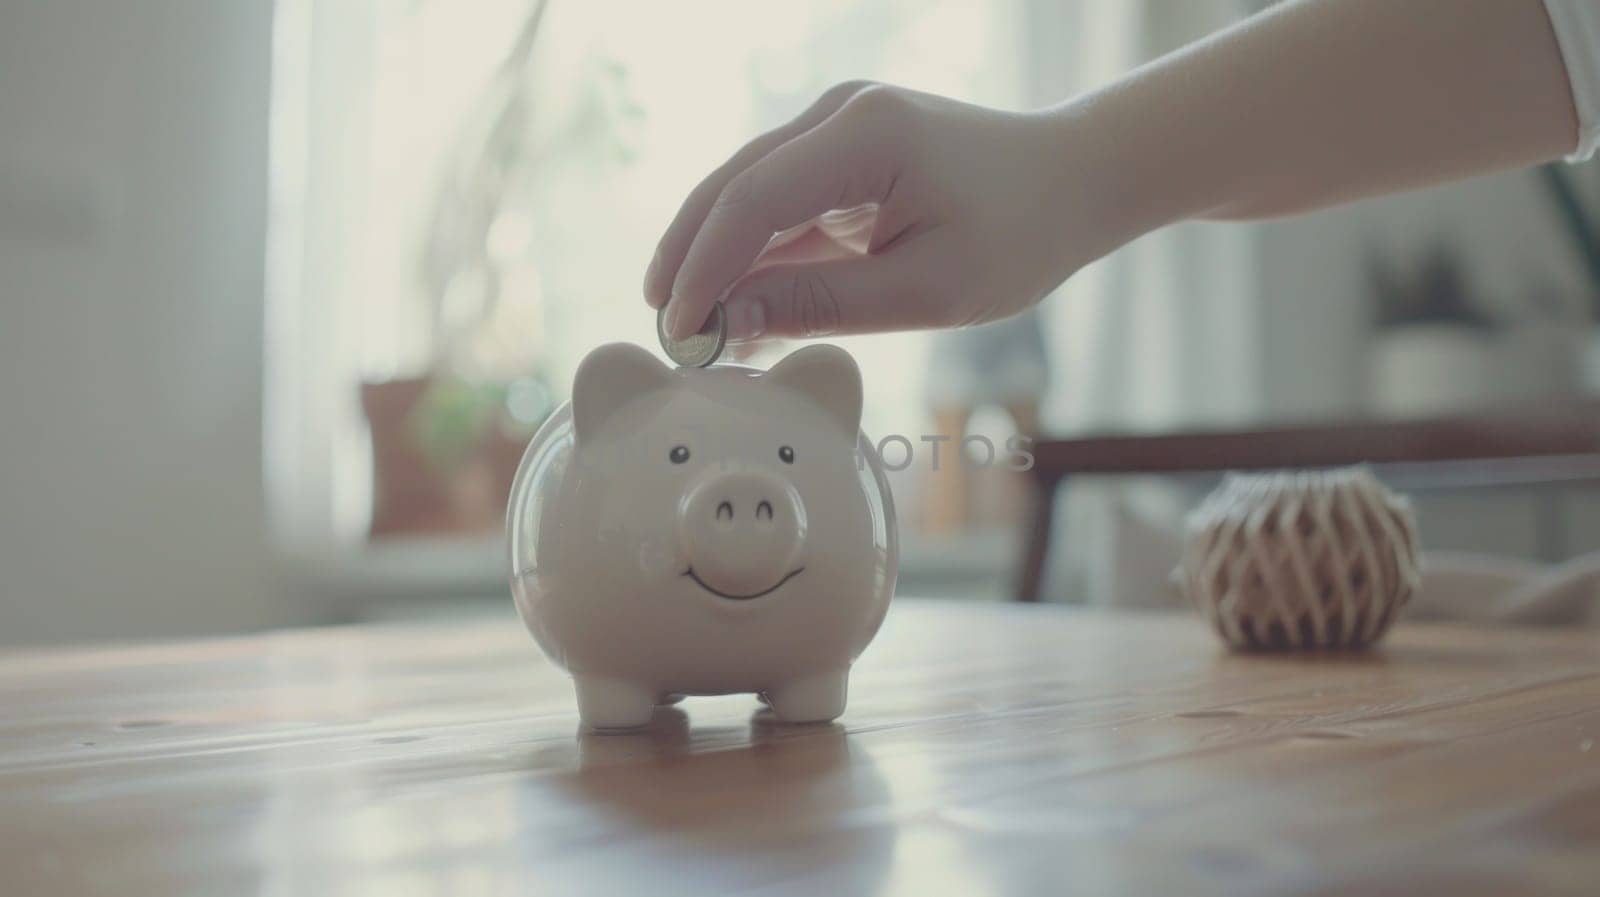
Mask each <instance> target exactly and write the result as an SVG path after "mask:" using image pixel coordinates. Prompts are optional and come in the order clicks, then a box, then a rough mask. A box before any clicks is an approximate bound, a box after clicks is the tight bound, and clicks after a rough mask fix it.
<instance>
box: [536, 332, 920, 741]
mask: <svg viewBox="0 0 1600 897" xmlns="http://www.w3.org/2000/svg"><path fill="white" fill-rule="evenodd" d="M861 405H862V390H861V373H860V370H859V369H858V368H857V367H856V364H855V361H854V360H853V359H851V358H850V356H849V355H848V354H846V353H845V352H844V351H843V350H841V349H837V348H834V347H832V346H808V347H806V348H803V349H800V350H799V351H796V352H794V353H793V354H791V355H790V356H789V357H787V358H784V359H782V360H781V361H779V362H778V363H777V364H776V365H774V366H773V367H772V369H771V370H768V371H765V372H763V371H758V370H754V369H751V368H746V367H740V366H735V365H713V366H711V367H707V368H693V369H690V368H679V369H676V370H674V369H671V368H668V367H666V366H665V365H663V364H662V363H661V362H659V361H657V360H656V359H655V358H654V357H653V356H652V355H650V353H648V352H646V351H644V350H643V349H640V348H639V347H637V346H631V345H625V344H615V345H609V346H602V347H600V348H598V349H596V350H594V351H593V352H591V353H589V355H588V356H587V357H586V358H585V359H584V360H583V363H582V364H580V365H579V366H578V372H577V375H576V377H575V379H574V383H573V388H572V401H571V402H570V403H569V404H568V405H566V406H564V407H563V408H561V409H559V410H558V411H557V412H556V413H555V415H553V416H552V417H551V418H550V420H549V421H547V422H546V423H545V425H544V426H543V427H541V428H540V431H539V433H538V434H537V435H535V436H534V438H533V441H532V443H530V445H529V447H528V450H527V452H526V454H525V455H524V456H523V461H522V466H521V467H520V468H519V470H518V472H517V479H516V482H515V483H514V484H513V487H512V495H511V502H510V507H509V510H508V512H507V520H506V531H507V538H508V543H509V548H510V554H511V558H510V560H511V570H512V577H511V592H512V596H513V597H514V598H515V599H516V603H517V610H518V612H519V613H520V614H521V615H522V619H523V622H524V623H525V624H526V626H527V627H528V631H529V632H530V633H531V634H532V635H533V637H534V639H535V641H537V642H538V643H539V645H540V647H541V648H543V649H544V651H545V653H546V654H547V655H548V656H549V657H550V658H551V660H553V661H554V662H555V663H558V664H560V665H561V666H563V667H565V668H566V669H567V670H568V671H569V672H570V673H571V674H572V677H573V682H574V685H575V687H576V691H577V698H578V713H579V715H580V716H581V717H582V719H583V722H584V723H585V724H586V725H587V726H588V727H590V728H594V729H601V730H607V729H624V728H630V727H637V726H640V725H643V724H645V723H647V722H648V721H649V720H650V718H651V716H652V713H653V711H654V708H655V707H656V705H657V704H658V703H660V702H662V701H664V700H667V699H669V697H672V696H678V695H721V694H737V693H750V694H757V695H761V696H763V697H764V699H765V700H766V702H767V703H768V704H769V705H770V707H771V712H772V714H773V715H774V716H775V717H776V718H777V719H778V720H780V721H783V722H794V723H804V722H820V721H824V720H831V719H833V718H835V717H837V716H838V715H839V714H840V713H842V712H843V711H844V707H845V699H846V690H847V683H848V678H849V671H850V666H851V664H852V663H853V662H854V661H855V659H856V657H857V656H858V655H859V654H860V653H861V651H862V650H863V649H864V648H865V647H866V646H867V643H868V642H869V641H871V639H872V637H873V635H874V634H875V633H876V632H877V629H878V626H879V624H881V623H882V621H883V616H884V613H885V612H886V611H887V609H888V605H889V600H890V597H891V596H892V595H893V593H894V580H895V563H896V560H897V557H898V539H897V534H896V532H895V520H894V504H893V499H892V496H891V495H890V493H889V488H888V480H887V477H886V475H885V474H884V471H883V466H882V464H881V463H880V462H879V460H878V458H877V454H876V453H875V452H874V451H873V449H872V443H871V441H870V440H868V439H867V438H866V436H865V435H864V434H862V433H861V431H860V424H861Z"/></svg>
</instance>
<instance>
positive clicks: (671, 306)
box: [664, 296, 683, 339]
mask: <svg viewBox="0 0 1600 897" xmlns="http://www.w3.org/2000/svg"><path fill="white" fill-rule="evenodd" d="M682 313H683V303H682V302H679V301H678V297H676V296H673V297H670V298H669V299H667V317H666V321H665V322H664V323H665V324H666V329H667V336H669V337H671V338H673V339H683V337H681V336H679V335H678V318H679V317H680V316H681V315H682Z"/></svg>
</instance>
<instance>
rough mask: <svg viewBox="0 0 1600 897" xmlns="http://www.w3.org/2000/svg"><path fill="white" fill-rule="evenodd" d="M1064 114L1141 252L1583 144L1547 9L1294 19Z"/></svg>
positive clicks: (1350, 5)
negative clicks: (1168, 234) (1086, 129)
mask: <svg viewBox="0 0 1600 897" xmlns="http://www.w3.org/2000/svg"><path fill="white" fill-rule="evenodd" d="M1060 114H1061V115H1063V116H1064V117H1067V118H1070V119H1073V120H1075V121H1077V123H1078V124H1080V125H1091V126H1092V127H1093V128H1094V129H1096V130H1097V131H1099V132H1100V133H1101V138H1102V140H1103V142H1102V143H1101V145H1100V147H1101V148H1100V151H1101V152H1104V153H1108V154H1110V155H1111V156H1112V158H1111V159H1109V160H1107V163H1106V164H1107V165H1108V170H1110V171H1113V172H1115V175H1114V176H1113V177H1111V178H1110V179H1109V185H1108V186H1109V189H1110V190H1112V191H1114V192H1115V193H1116V196H1115V197H1114V198H1111V199H1110V202H1111V204H1113V205H1116V206H1120V214H1122V215H1123V216H1125V222H1124V223H1125V224H1126V226H1127V228H1128V229H1129V230H1130V231H1131V232H1132V233H1133V234H1134V235H1137V234H1138V233H1143V232H1145V231H1148V230H1151V229H1153V228H1156V227H1160V226H1161V225H1163V224H1166V223H1169V222H1172V221H1177V220H1182V219H1186V218H1194V217H1211V218H1252V217H1263V216H1270V215H1278V214H1287V213H1291V212H1298V211H1304V210H1309V209H1315V208H1320V207H1323V206H1328V205H1334V204H1337V203H1341V202H1345V201H1349V200H1353V199H1357V198H1360V197H1363V196H1370V195H1375V194H1379V193H1387V192H1392V191H1395V190H1401V189H1407V188H1413V187H1421V186H1425V185H1428V184H1433V183H1439V182H1443V181H1447V180H1451V179H1454V178H1460V177H1466V176H1469V175H1473V174H1478V173H1482V172H1487V171H1491V170H1495V169H1499V168H1506V167H1511V166H1517V165H1525V164H1531V163H1535V162H1541V161H1546V160H1549V159H1553V158H1557V157H1559V156H1561V155H1562V154H1564V153H1566V152H1569V151H1570V150H1571V149H1572V148H1573V146H1574V145H1575V143H1576V140H1577V137H1576V135H1577V122H1576V120H1575V116H1574V112H1573V104H1572V98H1571V95H1570V89H1569V87H1568V82H1567V78H1566V72H1565V68H1564V66H1563V64H1562V60H1561V53H1560V49H1559V47H1558V45H1557V43H1556V39H1555V36H1554V34H1553V32H1552V31H1551V27H1550V23H1549V20H1548V18H1547V17H1546V14H1545V11H1544V8H1543V4H1542V3H1541V2H1539V0H1303V2H1293V3H1288V4H1285V5H1284V6H1283V7H1280V8H1278V9H1275V10H1273V11H1271V12H1268V13H1266V14H1263V15H1261V16H1258V17H1256V18H1254V19H1252V20H1250V21H1247V22H1245V23H1242V24H1240V25H1239V26H1237V27H1234V28H1232V29H1230V30H1228V31H1225V32H1222V33H1220V34H1218V35H1216V36H1214V37H1212V38H1210V39H1207V40H1205V41H1202V42H1200V43H1198V44H1195V45H1193V46H1190V47H1188V48H1185V49H1184V50H1181V51H1179V52H1177V53H1174V54H1172V55H1170V56H1167V57H1164V58H1162V59H1160V60H1157V61H1155V62H1153V63H1151V64H1150V65H1147V66H1145V67H1143V68H1141V69H1139V70H1137V71H1135V72H1133V73H1132V74H1130V75H1129V76H1127V77H1126V78H1125V79H1123V80H1122V81H1120V82H1118V83H1116V84H1114V85H1112V86H1110V87H1108V88H1106V89H1104V90H1101V91H1099V92H1097V93H1095V94H1092V95H1090V96H1088V97H1085V98H1083V99H1081V100H1078V101H1075V102H1074V103H1072V104H1069V105H1068V106H1067V107H1064V108H1063V109H1062V110H1061V111H1060ZM1078 132H1079V133H1082V130H1081V128H1080V129H1078Z"/></svg>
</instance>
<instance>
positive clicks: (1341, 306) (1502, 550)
mask: <svg viewBox="0 0 1600 897" xmlns="http://www.w3.org/2000/svg"><path fill="white" fill-rule="evenodd" d="M1590 164H1591V165H1593V164H1600V163H1590ZM1569 171H1570V173H1571V174H1573V176H1574V177H1575V178H1576V179H1578V181H1579V186H1580V189H1587V191H1588V192H1589V194H1590V198H1591V200H1593V199H1594V196H1593V193H1594V189H1595V185H1596V183H1597V182H1600V177H1597V175H1600V172H1596V171H1594V170H1592V169H1589V168H1573V169H1569ZM1258 227H1259V238H1260V242H1259V246H1260V254H1259V265H1260V289H1261V296H1262V303H1263V315H1264V321H1263V326H1264V330H1265V333H1264V339H1265V345H1264V354H1263V356H1262V357H1263V364H1264V371H1263V377H1262V380H1263V386H1264V388H1265V395H1264V398H1265V404H1266V409H1267V416H1268V417H1269V418H1270V419H1273V420H1284V419H1292V418H1340V417H1354V416H1359V415H1361V414H1362V412H1363V411H1364V410H1365V409H1366V408H1367V407H1368V404H1369V396H1368V384H1367V371H1366V353H1367V347H1368V344H1369V341H1370V338H1371V331H1370V329H1369V324H1368V321H1369V320H1370V318H1369V315H1370V307H1369V305H1368V303H1369V302H1370V298H1369V294H1370V285H1369V283H1368V281H1367V279H1366V275H1365V273H1364V270H1365V264H1366V262H1367V258H1368V253H1369V252H1371V251H1377V252H1382V253H1385V254H1388V255H1389V256H1390V257H1391V258H1393V259H1397V260H1401V261H1408V260H1414V259H1416V258H1417V257H1418V256H1419V255H1420V254H1421V253H1422V252H1424V251H1425V250H1426V249H1427V248H1428V247H1430V246H1431V245H1434V244H1435V243H1438V242H1443V243H1445V244H1447V245H1448V246H1449V247H1450V248H1452V249H1454V250H1456V251H1458V252H1459V253H1460V255H1461V259H1462V262H1463V264H1464V266H1465V268H1466V272H1467V276H1468V278H1469V280H1470V283H1471V285H1472V288H1473V289H1475V290H1478V291H1479V292H1480V293H1481V296H1482V298H1483V300H1484V301H1485V304H1486V305H1488V306H1491V307H1498V308H1501V309H1513V308H1518V307H1520V306H1519V303H1521V302H1523V301H1525V299H1526V298H1527V295H1528V293H1529V291H1530V290H1534V289H1553V290H1556V291H1558V292H1559V293H1560V294H1561V295H1563V296H1564V297H1567V298H1571V299H1575V300H1578V301H1582V300H1583V297H1587V296H1590V295H1592V294H1593V293H1594V288H1593V287H1592V286H1590V284H1589V283H1588V281H1587V280H1586V278H1585V277H1584V273H1583V269H1582V267H1581V263H1580V262H1579V261H1578V259H1577V257H1576V256H1575V255H1574V254H1573V252H1572V250H1571V248H1570V247H1569V245H1568V243H1567V238H1566V236H1565V234H1564V232H1563V231H1562V229H1561V223H1560V220H1559V219H1558V218H1557V217H1556V214H1555V210H1554V207H1553V206H1552V205H1551V204H1550V203H1549V201H1548V200H1547V198H1546V194H1545V192H1544V188H1543V185H1542V184H1541V183H1540V182H1539V180H1538V175H1537V174H1536V173H1535V172H1533V171H1517V172H1509V173H1504V174H1498V175H1493V176H1490V177H1484V178H1479V179H1476V180H1472V181H1468V182H1465V183H1460V184H1453V185H1448V186H1444V187H1438V188H1434V189H1430V190H1425V191H1421V192H1417V193H1412V194H1407V195H1403V196H1396V197H1388V198H1384V199H1376V200H1368V201H1365V202H1360V203H1356V204H1354V205H1350V206H1347V207H1344V208H1339V209H1333V210H1330V211H1326V212H1320V213H1316V214H1312V215H1306V216H1301V217H1296V218H1292V219H1285V220H1282V221H1273V222H1267V223H1264V224H1261V225H1258ZM1550 495H1552V493H1550V492H1544V493H1538V494H1535V493H1533V492H1530V491H1528V490H1497V491H1488V492H1484V491H1474V492H1466V493H1458V494H1450V495H1440V494H1432V495H1424V496H1419V497H1418V512H1419V518H1420V523H1421V527H1420V528H1421V532H1422V538H1423V543H1424V545H1425V546H1427V547H1430V548H1448V549H1451V550H1462V551H1475V552H1483V553H1490V554H1503V555H1510V556H1517V557H1530V558H1532V557H1539V556H1540V555H1550V557H1547V558H1546V559H1552V560H1553V559H1558V558H1559V557H1565V556H1569V555H1571V554H1575V553H1579V552H1582V551H1592V550H1594V549H1595V548H1596V547H1597V546H1600V488H1597V487H1594V486H1574V487H1570V488H1566V489H1564V490H1561V491H1560V494H1559V495H1556V497H1555V502H1556V504H1555V505H1554V506H1549V505H1546V504H1545V502H1547V501H1548V500H1549V497H1550ZM1551 514H1553V515H1556V516H1557V517H1559V518H1560V519H1561V520H1562V521H1563V522H1562V523H1561V524H1558V525H1557V531H1558V533H1559V534H1560V538H1559V539H1556V540H1554V541H1552V542H1551V544H1542V540H1541V538H1540V531H1541V526H1544V525H1547V524H1546V523H1542V520H1545V521H1547V520H1548V519H1549V515H1551Z"/></svg>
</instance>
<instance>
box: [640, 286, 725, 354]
mask: <svg viewBox="0 0 1600 897" xmlns="http://www.w3.org/2000/svg"><path fill="white" fill-rule="evenodd" d="M656 339H659V340H661V351H663V352H665V353H667V357H668V358H670V359H672V360H673V361H675V362H677V363H678V364H680V365H683V366H684V367H689V368H703V367H705V366H706V365H708V364H710V363H712V362H713V361H716V360H717V359H718V358H720V357H722V349H723V347H724V346H726V345H727V344H728V319H727V317H726V316H725V315H723V313H722V303H721V302H718V303H717V304H715V305H713V306H711V314H710V315H709V316H707V317H706V323H705V326H703V327H701V328H700V332H699V333H696V334H695V335H693V336H690V337H687V338H685V339H680V340H675V339H671V338H669V337H668V336H667V307H666V306H665V305H663V306H661V309H660V310H659V311H657V312H656Z"/></svg>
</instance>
